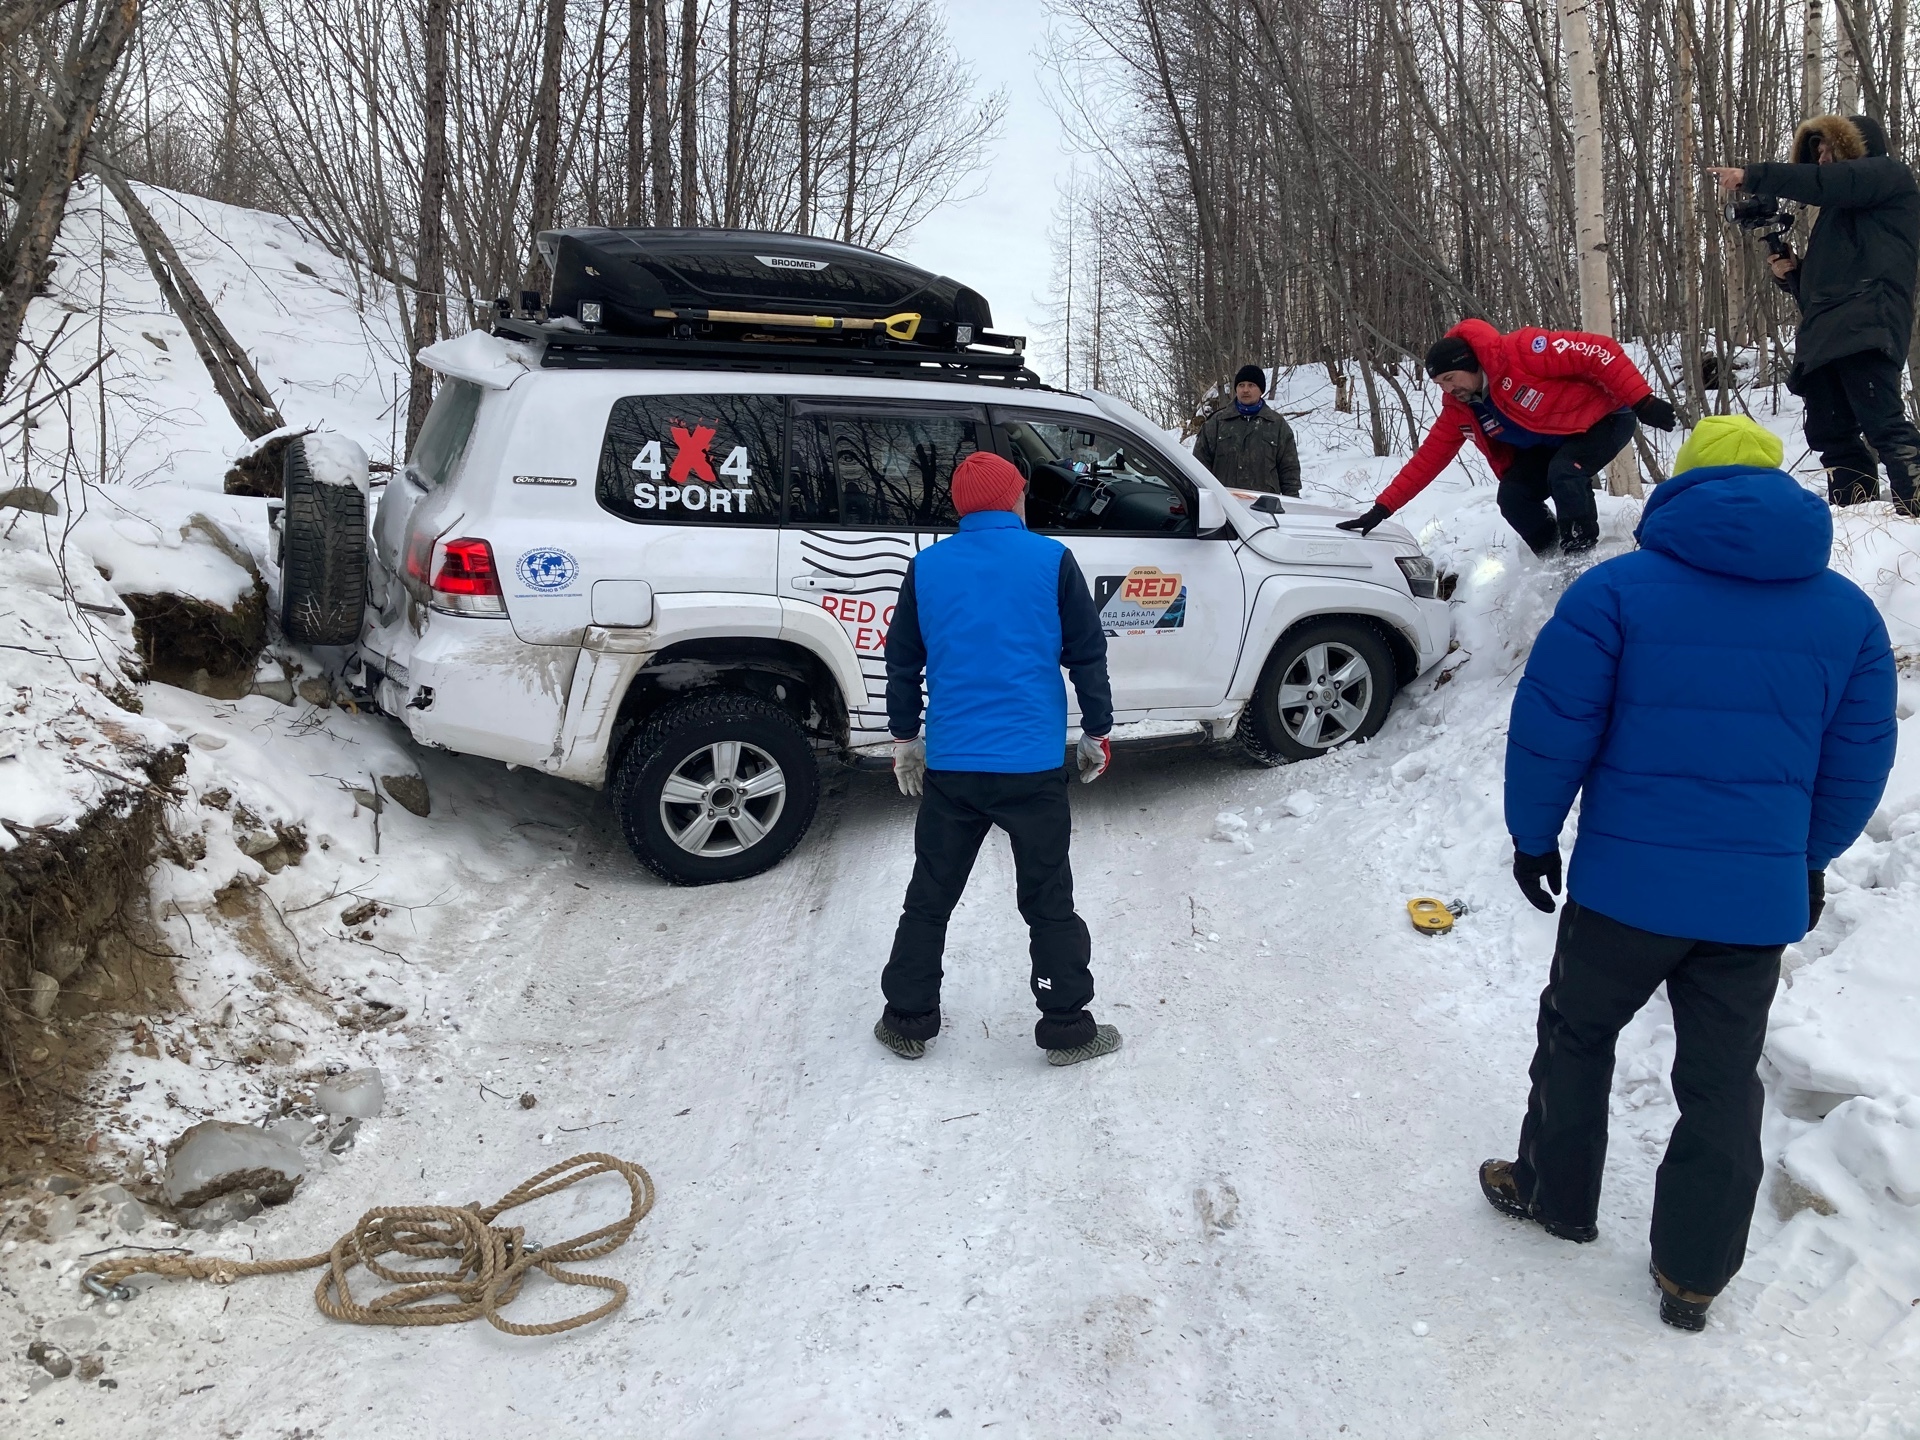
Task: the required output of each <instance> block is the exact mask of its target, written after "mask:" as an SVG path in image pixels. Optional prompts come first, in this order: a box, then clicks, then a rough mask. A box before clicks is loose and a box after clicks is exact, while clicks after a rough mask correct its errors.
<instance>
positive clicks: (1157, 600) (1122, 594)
mask: <svg viewBox="0 0 1920 1440" xmlns="http://www.w3.org/2000/svg"><path fill="white" fill-rule="evenodd" d="M1093 603H1094V604H1096V605H1098V606H1099V607H1100V628H1101V629H1103V630H1105V631H1106V632H1107V634H1109V635H1152V634H1161V633H1170V632H1172V631H1175V630H1178V629H1179V628H1180V627H1181V626H1183V625H1185V624H1186V623H1187V587H1186V586H1185V585H1183V584H1181V583H1180V577H1179V576H1178V575H1169V574H1168V573H1166V572H1165V571H1163V570H1162V569H1161V568H1160V567H1159V566H1157V565H1136V566H1134V567H1133V568H1132V569H1131V570H1129V571H1128V572H1127V573H1126V574H1124V575H1101V576H1098V577H1096V578H1095V580H1094V582H1093Z"/></svg>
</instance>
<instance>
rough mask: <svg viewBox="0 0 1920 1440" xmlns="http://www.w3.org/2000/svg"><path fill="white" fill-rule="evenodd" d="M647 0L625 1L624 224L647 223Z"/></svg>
mask: <svg viewBox="0 0 1920 1440" xmlns="http://www.w3.org/2000/svg"><path fill="white" fill-rule="evenodd" d="M646 117H647V0H627V224H629V225H644V224H646V223H647V209H648V207H647V118H646Z"/></svg>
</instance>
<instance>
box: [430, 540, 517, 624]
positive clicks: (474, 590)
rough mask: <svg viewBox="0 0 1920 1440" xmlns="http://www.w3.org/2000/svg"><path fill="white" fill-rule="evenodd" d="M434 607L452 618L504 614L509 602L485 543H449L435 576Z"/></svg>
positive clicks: (489, 546)
mask: <svg viewBox="0 0 1920 1440" xmlns="http://www.w3.org/2000/svg"><path fill="white" fill-rule="evenodd" d="M433 608H434V609H436V610H444V611H445V612H447V613H448V614H449V615H504V614H506V613H507V602H506V598H505V596H504V595H503V594H502V593H501V590H500V572H499V571H498V570H497V569H495V568H494V564H493V547H492V546H491V545H489V544H487V542H486V541H484V540H449V541H447V543H446V545H445V546H444V547H443V548H442V549H441V552H440V568H439V569H438V570H437V571H436V572H435V573H434V577H433Z"/></svg>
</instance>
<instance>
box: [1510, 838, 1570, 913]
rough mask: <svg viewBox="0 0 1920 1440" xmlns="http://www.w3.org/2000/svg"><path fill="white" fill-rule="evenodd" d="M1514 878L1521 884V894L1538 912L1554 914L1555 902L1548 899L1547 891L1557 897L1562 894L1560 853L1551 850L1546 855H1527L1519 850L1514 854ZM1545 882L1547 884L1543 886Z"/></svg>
mask: <svg viewBox="0 0 1920 1440" xmlns="http://www.w3.org/2000/svg"><path fill="white" fill-rule="evenodd" d="M1513 878H1514V879H1515V880H1517V881H1519V882H1520V893H1521V894H1522V895H1524V896H1526V897H1527V901H1528V903H1529V904H1531V905H1532V906H1533V908H1534V909H1536V910H1544V911H1546V912H1547V913H1548V914H1549V915H1551V914H1552V913H1553V901H1551V900H1550V899H1548V898H1547V891H1549V890H1551V891H1553V893H1554V894H1555V895H1558V894H1559V893H1560V852H1559V851H1558V850H1549V851H1548V852H1547V853H1546V854H1544V855H1527V854H1523V853H1522V852H1521V851H1519V850H1515V851H1514V852H1513ZM1542 880H1544V881H1546V882H1547V883H1546V884H1545V885H1542V884H1541V883H1540V882H1541V881H1542Z"/></svg>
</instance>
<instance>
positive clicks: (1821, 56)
mask: <svg viewBox="0 0 1920 1440" xmlns="http://www.w3.org/2000/svg"><path fill="white" fill-rule="evenodd" d="M1806 6H1807V9H1806V16H1805V21H1804V23H1803V25H1802V27H1801V31H1800V118H1801V119H1803V120H1806V119H1811V118H1812V117H1813V116H1815V115H1819V114H1822V113H1823V111H1824V107H1823V105H1822V103H1821V102H1822V101H1823V100H1825V98H1826V94H1827V86H1826V75H1825V72H1824V70H1823V69H1822V66H1823V65H1824V63H1825V60H1826V46H1827V30H1826V18H1827V17H1826V11H1825V9H1824V8H1823V6H1822V0H1806Z"/></svg>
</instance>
